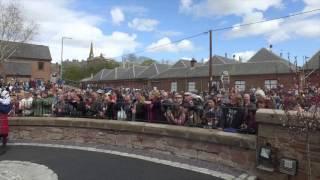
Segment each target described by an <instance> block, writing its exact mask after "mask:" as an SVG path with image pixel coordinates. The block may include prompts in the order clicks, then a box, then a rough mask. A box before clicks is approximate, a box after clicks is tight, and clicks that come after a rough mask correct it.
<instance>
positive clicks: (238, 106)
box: [220, 94, 245, 129]
mask: <svg viewBox="0 0 320 180" xmlns="http://www.w3.org/2000/svg"><path fill="white" fill-rule="evenodd" d="M222 111H223V114H222V121H221V124H220V127H222V128H234V129H240V126H241V124H242V122H243V120H244V115H245V113H244V108H243V106H242V97H241V95H237V94H231V95H230V103H229V104H225V105H224V107H223V109H222Z"/></svg>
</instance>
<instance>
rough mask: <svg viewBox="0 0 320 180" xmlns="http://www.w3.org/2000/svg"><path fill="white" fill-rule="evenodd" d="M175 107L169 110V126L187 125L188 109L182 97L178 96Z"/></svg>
mask: <svg viewBox="0 0 320 180" xmlns="http://www.w3.org/2000/svg"><path fill="white" fill-rule="evenodd" d="M174 99H175V101H174V105H173V106H172V108H168V109H167V111H166V113H165V117H166V118H167V120H168V123H169V124H174V125H182V126H183V125H185V123H186V119H187V109H186V108H185V107H184V106H183V104H182V96H181V95H180V94H176V95H175V97H174Z"/></svg>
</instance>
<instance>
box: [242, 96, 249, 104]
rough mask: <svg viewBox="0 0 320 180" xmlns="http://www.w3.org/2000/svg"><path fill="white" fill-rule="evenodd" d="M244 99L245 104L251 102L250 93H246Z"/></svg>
mask: <svg viewBox="0 0 320 180" xmlns="http://www.w3.org/2000/svg"><path fill="white" fill-rule="evenodd" d="M243 101H244V104H250V95H249V94H247V93H246V94H244V95H243Z"/></svg>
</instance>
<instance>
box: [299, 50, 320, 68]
mask: <svg viewBox="0 0 320 180" xmlns="http://www.w3.org/2000/svg"><path fill="white" fill-rule="evenodd" d="M303 68H304V69H318V68H320V50H319V51H318V52H317V53H316V54H315V55H313V56H312V57H311V58H310V59H309V61H308V62H306V63H305V64H304V66H303Z"/></svg>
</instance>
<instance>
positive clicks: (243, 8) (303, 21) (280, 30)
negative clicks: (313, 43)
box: [180, 0, 320, 43]
mask: <svg viewBox="0 0 320 180" xmlns="http://www.w3.org/2000/svg"><path fill="white" fill-rule="evenodd" d="M303 2H304V4H305V7H304V8H303V9H302V10H301V11H310V10H314V9H318V8H320V1H319V0H303ZM283 7H284V5H283V0H268V1H261V0H241V1H239V0H228V1H214V0H200V1H197V2H196V1H194V2H193V1H192V0H180V12H182V13H185V14H189V15H193V16H195V17H215V16H216V17H223V16H229V15H234V16H238V17H241V18H242V21H241V22H240V23H239V24H248V23H253V22H260V21H265V20H267V19H266V18H265V17H264V12H266V11H267V10H269V9H271V8H277V9H281V8H283ZM239 24H236V25H235V26H234V28H233V29H232V30H230V31H229V32H227V33H226V35H227V37H228V38H240V37H248V36H263V37H265V39H266V40H267V41H268V42H269V43H278V42H282V41H286V40H290V39H293V38H298V37H303V38H319V37H320V17H319V12H314V13H310V14H305V15H302V16H297V17H292V18H288V19H281V20H274V21H269V22H265V23H259V24H254V25H250V26H242V27H239V26H238V25H239Z"/></svg>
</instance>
